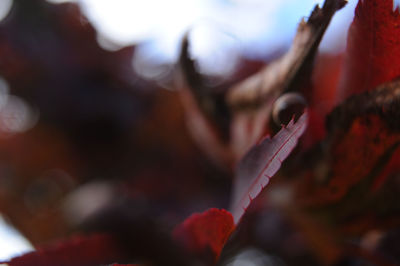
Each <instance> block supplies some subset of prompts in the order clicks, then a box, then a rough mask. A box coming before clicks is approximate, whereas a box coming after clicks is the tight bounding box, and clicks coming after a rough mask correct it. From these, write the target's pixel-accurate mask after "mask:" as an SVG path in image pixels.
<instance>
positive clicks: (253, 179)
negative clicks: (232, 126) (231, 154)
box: [232, 112, 308, 224]
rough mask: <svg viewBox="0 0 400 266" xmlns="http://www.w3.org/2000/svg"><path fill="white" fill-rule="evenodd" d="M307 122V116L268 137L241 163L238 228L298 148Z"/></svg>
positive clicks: (236, 187) (236, 198)
mask: <svg viewBox="0 0 400 266" xmlns="http://www.w3.org/2000/svg"><path fill="white" fill-rule="evenodd" d="M307 119H308V114H307V112H305V113H304V114H303V115H302V116H301V117H300V118H299V120H298V121H297V122H296V123H295V122H294V120H293V119H292V120H291V121H290V122H289V124H288V125H287V126H284V127H283V128H282V129H281V130H280V131H279V132H278V133H277V134H276V135H275V136H274V137H273V138H272V139H271V138H269V136H268V137H266V138H265V139H264V140H262V141H261V143H260V144H258V145H256V146H254V147H253V148H252V149H251V150H250V151H249V152H248V153H247V155H246V156H245V157H244V158H243V159H242V161H241V162H239V165H238V168H237V172H236V177H235V184H234V198H233V200H234V202H233V204H232V210H233V212H232V213H233V217H234V220H235V224H237V223H238V222H239V220H240V218H241V217H242V216H243V214H244V212H245V210H246V208H247V207H248V206H249V205H250V202H251V201H252V200H253V199H254V198H255V197H257V195H258V194H259V193H260V192H261V191H262V190H263V189H264V187H265V186H266V185H267V184H268V182H269V179H270V178H271V177H272V176H273V175H274V174H275V173H276V172H277V171H278V170H279V168H280V167H281V164H282V161H283V160H285V159H286V158H287V157H288V156H289V154H290V153H291V151H292V150H293V149H294V148H295V147H296V145H297V142H298V139H299V138H300V136H301V135H302V134H303V133H304V131H305V129H306V127H307Z"/></svg>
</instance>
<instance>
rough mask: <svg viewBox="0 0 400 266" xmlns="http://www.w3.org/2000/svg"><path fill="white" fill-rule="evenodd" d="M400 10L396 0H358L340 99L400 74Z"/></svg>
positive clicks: (351, 28) (349, 37)
mask: <svg viewBox="0 0 400 266" xmlns="http://www.w3.org/2000/svg"><path fill="white" fill-rule="evenodd" d="M399 25H400V13H399V10H398V9H397V10H395V11H393V0H364V1H359V2H358V5H357V8H356V11H355V18H354V21H353V24H352V25H351V27H350V29H349V35H348V45H347V56H346V60H345V65H344V67H345V69H344V73H343V80H342V84H341V88H340V91H339V93H340V94H341V95H339V97H340V98H341V99H343V98H345V97H346V96H349V95H351V94H353V93H359V92H363V91H366V90H371V89H373V88H375V87H376V86H378V85H380V84H382V83H385V82H389V81H391V80H392V79H394V78H396V77H398V76H399V75H400V27H399Z"/></svg>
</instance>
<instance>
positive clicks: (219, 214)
mask: <svg viewBox="0 0 400 266" xmlns="http://www.w3.org/2000/svg"><path fill="white" fill-rule="evenodd" d="M234 229H235V225H234V223H233V217H232V214H231V213H230V212H228V211H226V210H223V209H215V208H214V209H209V210H207V211H205V212H203V213H200V214H193V215H192V216H190V217H189V218H187V219H186V220H185V221H184V222H183V223H182V224H180V225H179V226H177V227H176V228H175V230H174V232H173V236H174V238H175V239H176V240H177V241H178V242H180V243H181V244H182V246H183V247H185V248H186V249H187V250H188V251H189V252H191V253H192V254H195V255H197V256H199V257H202V258H207V257H208V258H210V260H212V261H213V262H216V260H217V259H218V257H219V255H220V253H221V251H222V248H223V246H224V245H225V242H226V241H227V240H228V238H229V236H230V235H231V233H232V231H233V230H234Z"/></svg>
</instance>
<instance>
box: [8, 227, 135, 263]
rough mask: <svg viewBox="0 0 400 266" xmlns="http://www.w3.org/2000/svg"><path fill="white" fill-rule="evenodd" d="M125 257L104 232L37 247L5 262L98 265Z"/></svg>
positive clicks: (116, 244) (111, 238)
mask: <svg viewBox="0 0 400 266" xmlns="http://www.w3.org/2000/svg"><path fill="white" fill-rule="evenodd" d="M126 258H127V254H125V253H124V252H123V251H122V250H121V249H120V248H119V246H118V243H117V241H116V240H115V239H114V238H113V237H111V236H109V235H105V234H101V235H92V236H88V237H83V236H76V237H73V238H71V239H69V240H67V241H65V242H61V243H59V244H56V245H53V246H49V247H46V248H38V249H37V250H36V251H33V252H30V253H27V254H25V255H22V256H20V257H16V258H14V259H12V260H11V261H9V262H7V264H8V265H10V266H25V265H59V266H62V265H65V266H68V265H78V266H79V265H82V266H90V265H93V266H94V265H99V264H110V263H114V262H116V261H118V260H123V259H126Z"/></svg>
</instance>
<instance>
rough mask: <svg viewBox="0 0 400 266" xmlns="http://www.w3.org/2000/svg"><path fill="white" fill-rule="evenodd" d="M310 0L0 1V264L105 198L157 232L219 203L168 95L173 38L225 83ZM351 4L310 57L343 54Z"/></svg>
mask: <svg viewBox="0 0 400 266" xmlns="http://www.w3.org/2000/svg"><path fill="white" fill-rule="evenodd" d="M321 2H322V1H316V0H280V1H265V0H264V1H263V0H190V1H189V0H168V1H165V0H148V1H139V0H114V1H106V0H75V1H64V0H48V1H45V0H29V1H25V0H0V213H1V215H2V216H1V217H2V218H0V260H6V259H8V258H10V257H13V256H15V255H17V254H21V253H23V252H27V251H29V250H32V249H33V246H34V245H37V244H43V243H47V242H49V241H52V240H55V239H60V238H62V237H65V236H68V235H70V234H71V233H72V232H73V231H74V228H76V227H77V225H79V224H80V223H82V221H84V220H85V219H86V218H87V217H89V216H90V215H91V214H93V213H95V212H96V211H97V210H99V209H101V208H103V207H104V206H107V205H110V204H111V203H112V204H115V202H116V200H117V201H118V200H129V202H133V203H132V204H130V207H131V208H133V209H134V212H135V213H137V215H141V216H146V217H157V219H158V220H159V221H163V222H165V224H166V227H168V226H173V224H174V223H176V222H177V221H180V220H181V219H182V217H186V216H187V215H189V214H190V213H192V212H194V211H202V210H204V209H205V208H208V207H224V206H226V205H227V202H228V201H229V190H230V179H229V173H227V172H226V171H224V170H221V169H218V168H217V167H215V165H213V164H212V162H210V161H209V160H208V159H207V158H206V157H205V156H201V155H199V154H200V151H199V150H198V149H197V147H196V146H195V145H194V144H193V142H192V140H191V138H190V136H189V135H188V133H187V132H186V127H185V123H184V114H183V111H182V108H181V106H180V102H179V98H178V97H177V96H176V95H175V94H174V92H173V91H174V90H175V89H176V88H175V87H174V82H173V80H174V69H175V62H176V60H177V57H178V51H179V46H180V41H181V38H182V36H183V35H184V34H185V33H186V32H189V37H190V42H191V53H192V56H193V57H194V58H195V59H196V60H197V61H198V64H199V69H200V71H201V72H202V73H204V74H206V75H211V76H218V77H221V78H222V80H229V79H233V80H234V79H235V78H237V77H244V76H246V75H249V74H251V73H254V72H255V71H256V70H258V69H259V68H260V67H261V66H262V65H263V64H265V63H267V62H268V61H270V60H271V59H274V58H277V57H279V56H280V55H282V54H283V53H284V52H285V51H286V50H287V49H288V47H289V46H290V43H291V41H292V39H293V37H294V34H295V31H296V27H297V25H298V23H299V21H300V20H301V19H302V18H303V17H306V16H308V15H309V14H310V12H311V10H312V8H313V6H314V5H315V4H321ZM356 2H357V1H356V0H350V1H349V4H348V5H347V6H346V7H345V8H344V9H343V10H341V11H340V12H338V14H337V15H336V16H335V17H334V19H333V22H332V24H331V26H330V27H329V29H328V32H327V34H326V36H325V37H324V39H323V42H322V44H321V47H320V58H327V57H328V58H333V59H334V60H336V61H340V60H341V54H342V53H343V51H344V48H345V43H346V35H347V29H348V26H349V25H350V23H351V21H352V18H353V14H354V8H355V5H356ZM317 60H318V59H317ZM336 61H335V62H336ZM317 62H318V61H317ZM324 62H327V61H324ZM329 62H333V61H329ZM332 71H338V69H337V68H333V70H332ZM132 206H134V207H132ZM15 228H17V229H15ZM246 252H247V253H249V252H250V253H251V252H253V253H254V252H256V251H254V250H249V251H246ZM247 253H245V254H244V255H243V254H242V255H239V256H242V257H240V258H241V259H242V260H244V259H245V257H246V254H247Z"/></svg>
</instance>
